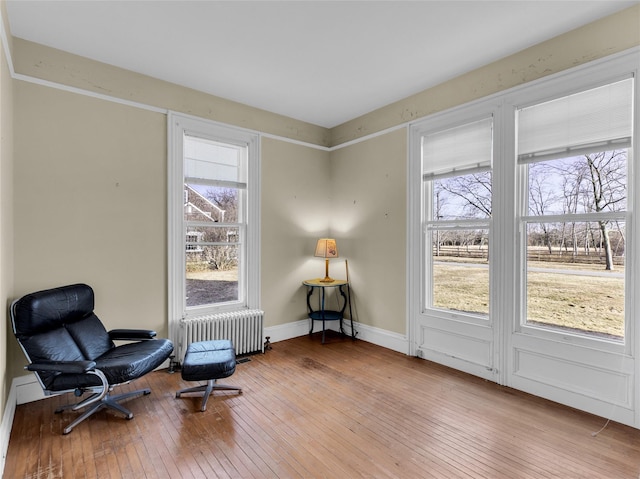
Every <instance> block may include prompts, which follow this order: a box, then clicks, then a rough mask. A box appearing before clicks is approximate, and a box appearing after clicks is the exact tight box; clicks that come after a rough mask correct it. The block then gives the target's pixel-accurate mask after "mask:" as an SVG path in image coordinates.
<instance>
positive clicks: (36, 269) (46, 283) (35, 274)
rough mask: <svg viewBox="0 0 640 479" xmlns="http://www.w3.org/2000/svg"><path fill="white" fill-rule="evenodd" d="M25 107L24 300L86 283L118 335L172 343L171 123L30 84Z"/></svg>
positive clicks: (18, 117) (21, 88)
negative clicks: (142, 334) (136, 330)
mask: <svg viewBox="0 0 640 479" xmlns="http://www.w3.org/2000/svg"><path fill="white" fill-rule="evenodd" d="M15 104H16V111H15V183H14V213H15V231H16V238H17V241H16V245H15V264H16V269H15V274H14V280H15V293H16V295H17V296H20V295H22V294H25V293H28V292H31V291H35V290H39V289H43V288H48V287H54V286H60V285H63V284H70V283H75V282H85V283H88V284H90V285H92V286H93V287H94V288H95V289H96V291H97V295H96V309H97V311H98V314H99V316H101V317H103V319H104V320H105V322H106V323H107V325H108V327H109V328H118V327H130V326H131V325H133V324H139V325H140V327H145V328H150V329H155V330H157V331H158V333H159V335H161V336H166V335H167V307H166V289H167V286H166V268H167V266H166V264H167V261H166V246H167V245H166V242H167V240H166V237H167V234H166V222H167V215H166V155H167V153H166V150H167V147H166V144H167V140H166V115H163V114H160V113H153V112H148V111H145V110H141V109H138V108H132V107H129V106H123V105H119V104H116V103H112V102H106V101H102V100H97V99H93V98H89V97H86V96H83V95H77V94H74V93H67V92H63V91H60V90H56V89H52V88H48V87H43V86H38V85H34V84H31V83H26V82H16V88H15ZM11 344H12V345H13V346H15V347H14V348H13V350H14V352H15V354H14V356H13V359H14V361H12V367H13V371H14V373H16V374H18V372H19V371H20V367H21V365H22V364H24V359H23V357H22V354H21V352H20V351H19V350H18V348H17V346H16V345H15V342H12V343H11Z"/></svg>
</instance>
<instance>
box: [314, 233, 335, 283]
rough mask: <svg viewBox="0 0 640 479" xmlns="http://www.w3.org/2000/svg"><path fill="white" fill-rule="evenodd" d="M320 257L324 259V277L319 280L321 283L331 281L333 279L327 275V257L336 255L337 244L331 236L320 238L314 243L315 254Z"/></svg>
mask: <svg viewBox="0 0 640 479" xmlns="http://www.w3.org/2000/svg"><path fill="white" fill-rule="evenodd" d="M315 256H318V257H320V258H324V261H325V274H324V279H321V280H320V281H321V282H322V283H333V281H334V280H333V279H331V278H330V277H329V258H337V257H338V246H337V245H336V240H334V239H331V238H320V239H319V240H318V243H317V244H316V254H315Z"/></svg>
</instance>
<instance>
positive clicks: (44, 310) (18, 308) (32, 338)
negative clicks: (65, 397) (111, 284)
mask: <svg viewBox="0 0 640 479" xmlns="http://www.w3.org/2000/svg"><path fill="white" fill-rule="evenodd" d="M93 308H94V294H93V289H92V288H91V287H90V286H88V285H86V284H74V285H69V286H63V287H60V288H54V289H48V290H44V291H38V292H36V293H31V294H27V295H26V296H23V297H22V298H20V299H18V300H16V301H14V303H13V304H12V305H11V323H12V326H13V332H14V334H15V336H16V338H17V339H18V342H19V343H20V346H21V347H22V349H23V351H24V353H25V355H26V356H27V359H28V360H29V362H31V363H36V362H41V361H45V362H49V361H81V360H90V361H93V360H95V359H96V358H97V357H99V356H100V355H102V354H104V353H105V352H106V351H108V350H109V349H111V348H113V347H115V345H114V344H113V341H111V339H110V338H109V334H108V333H107V331H106V330H105V328H104V326H103V325H102V323H101V322H100V320H99V319H98V317H97V316H96V315H95V314H94V312H93ZM38 376H39V377H40V380H41V381H42V383H43V386H44V387H45V389H46V388H47V386H48V385H49V384H50V382H51V380H52V379H53V374H51V373H49V374H46V373H38Z"/></svg>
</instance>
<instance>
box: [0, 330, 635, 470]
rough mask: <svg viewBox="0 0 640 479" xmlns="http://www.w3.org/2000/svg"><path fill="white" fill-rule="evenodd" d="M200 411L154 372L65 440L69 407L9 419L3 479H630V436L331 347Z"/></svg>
mask: <svg viewBox="0 0 640 479" xmlns="http://www.w3.org/2000/svg"><path fill="white" fill-rule="evenodd" d="M224 382H226V383H229V384H235V385H238V386H241V387H242V388H243V389H244V392H243V394H241V395H237V394H235V393H232V392H219V393H216V394H215V396H213V397H211V398H210V399H209V404H208V408H207V411H206V412H200V411H199V404H200V398H197V397H187V396H185V397H183V398H180V399H176V398H175V391H176V390H178V389H181V388H183V387H188V386H190V385H193V383H186V382H184V381H182V379H181V377H180V374H179V373H175V374H169V373H168V372H167V371H156V372H154V373H151V374H149V375H147V376H146V377H144V378H141V379H139V380H138V381H136V382H134V383H133V384H130V385H126V386H122V388H121V389H124V390H129V389H134V388H140V387H144V386H148V387H151V388H152V393H151V395H149V396H145V397H141V398H137V399H133V400H130V401H129V402H127V405H128V407H130V409H131V410H132V411H133V413H134V414H135V417H134V418H133V419H132V420H130V421H127V420H125V419H123V418H122V417H121V416H119V415H116V414H114V413H112V412H109V411H102V412H100V413H98V414H97V415H96V416H94V417H93V418H91V419H89V420H88V421H85V422H84V423H82V424H81V425H79V426H77V427H76V429H75V430H74V431H72V432H71V433H70V434H69V435H66V436H64V435H62V429H63V427H64V425H66V424H68V423H69V422H70V420H71V418H72V417H73V416H74V415H75V414H76V413H72V412H64V413H62V414H54V413H53V411H54V409H55V408H56V407H57V406H58V405H60V404H64V403H66V402H68V400H70V399H72V397H71V398H66V397H65V398H51V399H47V400H44V401H38V402H35V403H29V404H24V405H21V406H18V408H17V411H16V417H15V421H14V425H13V430H12V433H11V441H10V444H9V451H8V456H7V459H6V467H5V472H4V478H6V479H17V478H30V479H35V478H58V477H64V478H72V479H76V478H96V477H100V478H102V477H104V478H136V479H137V478H215V477H221V478H254V477H255V478H316V477H317V478H359V477H366V478H403V479H405V478H430V477H434V478H611V479H624V478H633V479H637V478H638V477H640V431H639V430H636V429H633V428H630V427H626V426H622V425H620V424H616V423H610V424H608V425H607V427H606V428H604V430H602V431H601V432H600V433H599V434H597V435H595V436H594V435H593V434H592V433H594V432H596V431H598V430H600V429H601V428H602V426H604V425H605V423H606V420H605V419H603V418H600V417H596V416H592V415H589V414H586V413H582V412H579V411H576V410H573V409H570V408H567V407H564V406H560V405H557V404H555V403H551V402H548V401H545V400H543V399H539V398H536V397H533V396H530V395H527V394H524V393H520V392H517V391H514V390H511V389H508V388H504V387H500V386H498V385H496V384H493V383H490V382H487V381H484V380H481V379H479V378H475V377H473V376H469V375H466V374H463V373H460V372H456V371H454V370H451V369H448V368H445V367H442V366H439V365H436V364H433V363H430V362H427V361H424V360H420V359H417V358H411V357H407V356H405V355H402V354H399V353H396V352H393V351H389V350H386V349H384V348H380V347H378V346H374V345H372V344H369V343H366V342H363V341H355V342H352V341H351V340H350V339H343V338H340V337H338V336H331V337H330V340H329V342H328V343H327V344H325V345H324V346H323V345H321V344H320V340H319V337H318V336H317V335H314V337H313V338H311V339H310V338H308V337H301V338H296V339H292V340H288V341H283V342H279V343H275V344H274V345H273V349H272V350H270V351H267V353H266V354H264V355H257V356H252V357H251V361H249V362H246V363H242V364H239V365H238V367H237V369H236V373H235V374H234V375H233V376H232V377H231V378H228V379H227V380H225V381H224Z"/></svg>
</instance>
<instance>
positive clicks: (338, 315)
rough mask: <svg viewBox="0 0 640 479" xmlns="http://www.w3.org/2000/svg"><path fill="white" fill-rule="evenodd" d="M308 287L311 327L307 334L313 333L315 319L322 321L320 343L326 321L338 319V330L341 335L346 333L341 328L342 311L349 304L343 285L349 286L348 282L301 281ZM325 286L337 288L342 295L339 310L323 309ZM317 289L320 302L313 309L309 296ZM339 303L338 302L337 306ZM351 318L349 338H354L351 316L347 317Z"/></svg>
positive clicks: (308, 308) (339, 280)
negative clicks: (317, 307)
mask: <svg viewBox="0 0 640 479" xmlns="http://www.w3.org/2000/svg"><path fill="white" fill-rule="evenodd" d="M302 284H304V285H305V286H307V288H308V292H307V310H308V312H309V319H310V320H311V328H310V329H309V334H312V333H313V325H314V322H315V321H322V344H324V331H325V327H326V321H340V332H341V333H342V334H343V335H346V333H345V332H344V329H343V327H342V326H343V320H344V312H345V310H346V309H347V306H348V305H349V300H350V298H349V296H350V295H349V296H347V294H346V293H345V287H346V288H347V289H348V288H349V282H348V281H345V280H342V279H335V280H333V281H331V282H324V281H321V280H320V279H307V280H305V281H303V282H302ZM327 288H338V292H339V293H340V295H341V296H342V308H340V310H339V311H336V310H330V309H325V293H326V290H327ZM316 289H319V290H320V291H319V293H320V303H319V306H320V307H319V309H315V310H314V309H313V308H312V307H311V296H312V295H313V292H314V291H315V290H316ZM339 302H340V301H339ZM339 306H340V305H339V304H338V307H339ZM349 319H350V320H351V339H356V336H355V333H354V329H353V318H349Z"/></svg>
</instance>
